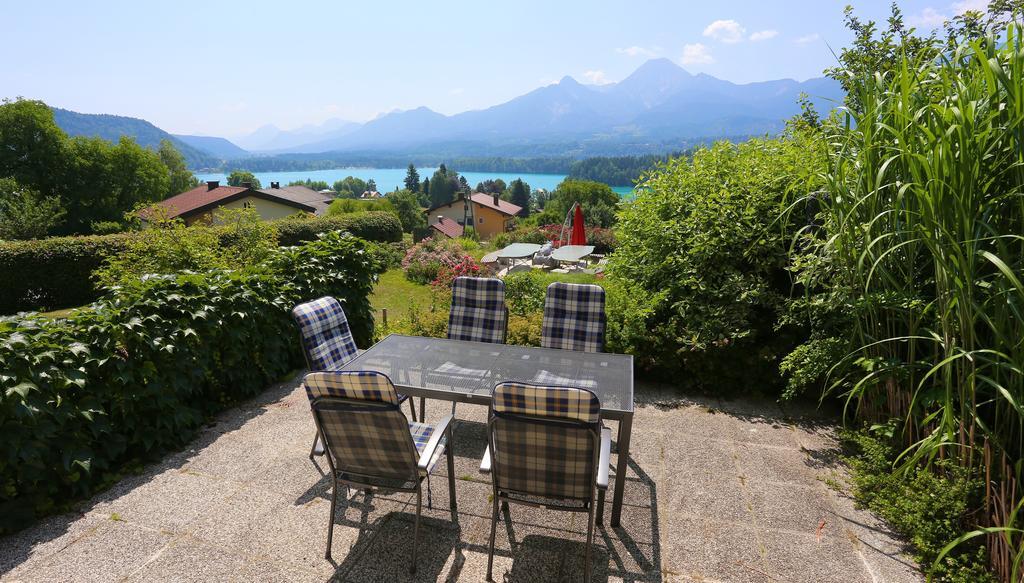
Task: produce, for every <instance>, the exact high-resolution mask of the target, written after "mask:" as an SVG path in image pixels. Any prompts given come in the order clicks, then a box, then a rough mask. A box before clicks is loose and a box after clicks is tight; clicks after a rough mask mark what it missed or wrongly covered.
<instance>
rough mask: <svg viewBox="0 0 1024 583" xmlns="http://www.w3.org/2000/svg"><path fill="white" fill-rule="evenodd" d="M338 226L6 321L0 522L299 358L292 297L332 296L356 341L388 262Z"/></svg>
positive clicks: (16, 523) (172, 439)
mask: <svg viewBox="0 0 1024 583" xmlns="http://www.w3.org/2000/svg"><path fill="white" fill-rule="evenodd" d="M367 247H368V246H367V244H366V243H365V242H364V241H362V240H360V239H357V238H355V237H351V236H343V235H342V234H340V233H337V232H332V233H328V234H325V235H324V236H323V237H322V238H321V239H318V240H317V241H314V242H310V243H306V244H305V245H302V246H299V247H288V248H281V249H279V250H277V251H275V252H274V254H273V255H272V257H271V258H270V259H269V260H267V261H266V262H264V263H262V264H260V265H258V266H255V267H253V268H252V269H247V270H241V271H214V272H209V273H203V274H182V275H177V276H161V277H153V278H149V279H147V280H146V281H141V282H139V283H138V284H136V285H133V286H130V287H127V288H122V289H118V290H117V291H115V292H113V293H111V294H110V295H108V296H107V297H105V298H104V299H103V300H101V301H99V302H97V303H95V304H92V305H91V306H89V307H88V308H85V309H83V310H80V311H77V312H75V313H73V314H72V315H71V316H69V317H68V318H66V319H60V320H54V319H47V318H43V317H40V316H31V317H28V318H22V319H14V318H11V319H7V320H5V321H0V435H2V436H3V438H2V439H0V533H3V532H9V531H11V530H14V529H17V528H20V527H22V526H24V525H26V524H27V523H29V522H30V521H32V520H33V519H34V518H35V517H37V516H40V515H42V514H45V513H49V512H52V511H56V510H60V509H61V504H62V503H65V502H67V501H69V500H73V499H75V498H80V497H83V496H86V495H88V494H89V493H91V492H93V491H95V489H96V488H98V487H102V486H104V485H106V484H108V483H110V482H111V481H113V480H115V479H116V478H117V474H118V472H119V470H120V469H121V468H123V467H125V466H126V465H127V464H132V463H138V462H142V461H145V460H149V459H153V458H154V457H156V456H158V455H159V454H160V453H162V452H166V451H167V450H168V449H170V448H174V447H178V446H180V445H182V444H184V443H186V442H187V441H188V440H189V439H191V437H192V436H193V435H194V433H195V431H196V429H198V428H199V427H200V426H201V425H202V423H203V422H204V421H205V420H206V419H207V418H208V417H209V416H210V415H211V414H213V413H215V412H216V411H219V410H221V409H223V408H224V407H225V406H226V405H227V404H228V403H231V402H234V401H237V400H238V399H242V398H245V397H249V396H251V395H255V394H256V393H258V392H259V391H261V390H262V389H263V388H265V387H266V386H267V385H268V384H270V383H272V382H274V381H276V380H278V379H280V378H281V377H282V376H283V375H285V374H286V373H287V372H288V371H290V370H293V369H295V368H297V367H298V366H301V364H302V357H301V353H300V351H299V345H298V333H297V331H296V330H295V327H294V324H293V323H292V320H291V316H290V310H291V308H292V307H293V306H294V305H295V304H297V303H299V302H301V301H305V300H309V299H312V298H317V297H320V296H323V295H333V296H335V297H337V298H338V299H339V300H341V301H342V302H343V304H344V306H345V310H346V312H347V314H348V317H349V321H350V322H351V324H352V331H353V333H354V335H355V338H356V342H357V343H358V344H359V345H360V346H367V345H368V344H369V342H370V340H371V339H372V336H373V312H372V308H371V307H370V302H369V299H368V296H369V294H370V292H371V291H372V289H373V285H374V283H375V281H376V276H377V274H378V273H379V272H380V271H381V268H382V265H381V261H380V258H379V257H378V255H377V254H375V253H371V252H370V251H369V250H368V248H367Z"/></svg>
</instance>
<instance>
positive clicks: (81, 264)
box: [0, 233, 134, 314]
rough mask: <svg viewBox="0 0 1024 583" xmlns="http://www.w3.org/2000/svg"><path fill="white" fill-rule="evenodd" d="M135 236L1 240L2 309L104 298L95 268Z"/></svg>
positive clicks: (60, 305) (53, 306) (51, 306)
mask: <svg viewBox="0 0 1024 583" xmlns="http://www.w3.org/2000/svg"><path fill="white" fill-rule="evenodd" d="M132 237H134V234H131V233H125V234H117V235H104V236H98V235H90V236H85V237H52V238H49V239H38V240H34V241H9V242H6V243H0V313H2V314H13V313H15V312H19V311H25V310H40V309H57V308H67V307H72V306H81V305H83V304H87V303H89V302H91V301H93V300H95V299H96V298H97V297H99V294H100V289H99V286H98V285H97V284H96V283H95V281H94V280H93V279H92V274H93V272H94V271H95V270H96V269H98V268H99V267H100V266H101V265H102V264H103V261H104V260H105V259H106V258H107V257H110V256H113V255H116V254H118V253H121V252H122V251H124V250H125V249H126V248H127V246H128V242H129V241H130V240H131V239H132Z"/></svg>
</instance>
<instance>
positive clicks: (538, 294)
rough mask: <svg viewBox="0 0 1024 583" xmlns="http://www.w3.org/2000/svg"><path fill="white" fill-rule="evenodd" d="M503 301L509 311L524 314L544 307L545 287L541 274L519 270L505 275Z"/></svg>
mask: <svg viewBox="0 0 1024 583" xmlns="http://www.w3.org/2000/svg"><path fill="white" fill-rule="evenodd" d="M504 281H505V302H506V305H508V310H509V312H511V313H513V314H516V315H519V316H526V315H528V314H533V313H537V312H540V311H541V310H543V309H544V294H545V291H546V289H545V287H544V283H542V281H541V276H540V275H539V274H537V273H535V272H534V271H533V270H532V269H531V270H530V271H521V272H519V273H512V274H509V275H506V276H505V280H504Z"/></svg>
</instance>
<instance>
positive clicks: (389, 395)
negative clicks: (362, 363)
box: [303, 371, 399, 405]
mask: <svg viewBox="0 0 1024 583" xmlns="http://www.w3.org/2000/svg"><path fill="white" fill-rule="evenodd" d="M303 384H304V385H305V387H306V396H307V397H309V400H310V401H312V400H313V399H316V398H317V397H339V398H342V399H356V400H359V401H376V402H379V403H388V404H390V405H397V404H398V402H399V399H398V393H397V392H396V391H395V385H393V384H391V379H389V378H388V377H387V375H385V374H383V373H380V372H376V371H333V372H313V373H309V374H308V375H306V377H305V378H304V379H303Z"/></svg>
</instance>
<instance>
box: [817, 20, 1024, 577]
mask: <svg viewBox="0 0 1024 583" xmlns="http://www.w3.org/2000/svg"><path fill="white" fill-rule="evenodd" d="M1021 34H1022V30H1021V27H1020V26H1019V25H1011V26H1010V27H1009V28H1008V30H1007V31H1006V32H1005V33H1003V34H1002V35H1001V36H1000V37H998V38H996V37H989V38H983V39H980V40H974V41H972V42H969V43H964V44H962V45H960V46H959V47H958V48H956V49H948V50H945V51H944V52H941V53H940V55H941V56H939V57H938V58H928V59H920V60H917V61H915V60H912V59H910V58H904V59H903V60H902V61H901V62H900V63H899V66H898V67H897V68H896V69H895V70H893V71H891V72H889V73H885V74H881V73H879V74H876V75H874V76H871V77H867V78H863V79H860V80H858V81H856V82H855V83H853V92H854V93H855V97H856V102H857V103H858V104H859V106H858V107H857V108H856V110H855V111H854V110H850V111H847V112H845V113H844V114H843V115H842V116H841V118H833V120H832V123H831V124H826V135H827V137H828V139H829V140H830V141H831V146H832V147H831V148H830V150H831V152H832V157H831V160H830V167H829V169H828V172H827V176H826V184H827V186H826V188H825V190H826V193H825V194H824V195H818V196H816V197H815V204H816V205H819V206H820V209H821V214H820V216H819V218H818V221H817V222H816V223H815V224H814V226H812V227H811V229H813V233H809V234H807V236H806V237H805V240H804V241H801V242H800V243H799V244H800V246H801V247H802V248H803V249H805V256H804V257H803V259H801V261H800V263H799V266H798V268H799V271H800V274H799V277H800V279H801V282H802V283H803V284H806V285H807V289H809V290H817V291H819V292H820V293H821V294H823V295H824V296H827V297H828V301H829V302H830V303H831V306H832V309H834V310H836V311H838V312H841V313H844V314H846V315H847V318H848V320H847V325H846V326H843V327H839V328H838V329H839V331H838V332H837V335H838V336H842V340H843V341H845V342H847V343H848V345H849V346H850V347H851V348H850V353H849V355H848V356H847V357H846V358H845V359H843V360H842V362H840V363H839V364H838V365H837V366H836V367H834V368H833V370H832V371H831V375H830V387H831V390H832V391H833V392H841V393H843V394H844V395H845V397H846V398H847V403H848V408H849V411H851V412H857V413H860V414H862V415H867V416H871V417H895V418H897V419H899V420H900V421H899V425H898V427H899V429H901V430H902V435H903V438H904V440H905V443H906V444H907V446H908V447H907V450H906V451H905V452H904V454H903V455H902V456H901V458H900V461H899V462H898V465H899V467H897V468H896V470H897V471H899V470H907V469H909V468H912V467H918V466H920V465H928V464H932V463H933V462H935V461H937V460H939V459H949V460H951V461H952V462H954V463H957V464H959V465H961V466H963V467H965V468H972V469H974V470H975V471H976V473H977V475H978V476H980V477H981V478H983V479H984V481H985V484H986V486H985V504H984V507H983V508H980V509H978V510H977V512H976V513H975V515H974V516H973V517H972V518H974V519H976V526H978V527H980V528H981V530H978V531H976V534H979V535H980V534H984V535H986V536H987V537H988V540H987V547H988V549H989V553H990V559H991V566H992V568H993V570H994V571H995V572H996V574H997V575H999V576H1000V577H1001V578H1003V579H1004V580H1008V581H1019V580H1020V579H1021V570H1020V565H1021V562H1022V557H1024V537H1022V536H1021V535H1020V534H1019V531H1016V530H1014V528H1019V527H1020V526H1021V524H1019V522H1020V521H1019V520H1018V519H1017V518H1016V513H1015V512H1014V510H1015V509H1016V508H1017V507H1018V506H1019V505H1020V504H1021V503H1022V502H1024V495H1022V492H1021V477H1022V476H1021V474H1022V471H1024V468H1022V464H1021V454H1022V449H1024V375H1022V368H1024V313H1022V312H1024V283H1022V281H1024V51H1022V45H1021ZM936 46H937V48H941V47H939V45H936ZM806 245H809V247H806ZM939 465H940V466H941V465H944V464H939ZM936 467H938V466H936ZM969 527H970V526H969Z"/></svg>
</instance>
